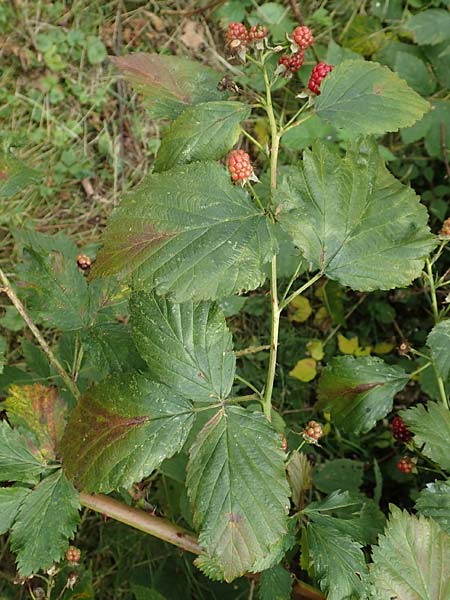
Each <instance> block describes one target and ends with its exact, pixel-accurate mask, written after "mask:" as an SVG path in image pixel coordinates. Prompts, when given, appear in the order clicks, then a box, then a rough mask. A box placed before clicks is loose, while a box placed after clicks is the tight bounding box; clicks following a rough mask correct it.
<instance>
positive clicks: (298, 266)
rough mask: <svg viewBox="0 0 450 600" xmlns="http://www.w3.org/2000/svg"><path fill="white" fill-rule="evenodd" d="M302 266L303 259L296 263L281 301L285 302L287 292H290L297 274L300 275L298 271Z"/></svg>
mask: <svg viewBox="0 0 450 600" xmlns="http://www.w3.org/2000/svg"><path fill="white" fill-rule="evenodd" d="M302 264H303V257H302V258H301V259H300V262H299V263H298V265H297V267H296V269H295V271H294V274H293V275H292V277H291V278H290V280H289V283H288V284H287V288H286V289H285V290H284V294H283V297H282V298H281V301H282V302H284V301H285V300H286V296H287V295H288V294H289V292H290V291H291V287H292V286H293V285H294V281H295V280H296V279H297V277H298V274H299V273H300V269H301V268H302Z"/></svg>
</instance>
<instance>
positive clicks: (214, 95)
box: [111, 52, 224, 119]
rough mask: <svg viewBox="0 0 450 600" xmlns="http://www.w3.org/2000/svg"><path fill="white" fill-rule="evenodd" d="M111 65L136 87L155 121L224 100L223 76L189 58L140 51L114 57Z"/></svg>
mask: <svg viewBox="0 0 450 600" xmlns="http://www.w3.org/2000/svg"><path fill="white" fill-rule="evenodd" d="M111 62H112V63H113V64H114V65H115V67H117V69H118V70H119V71H120V72H121V73H122V74H123V75H124V76H125V77H126V78H127V79H128V80H129V81H130V82H131V83H132V84H133V87H134V88H135V89H136V90H137V91H138V92H139V93H141V94H142V95H143V96H144V98H145V101H146V105H147V107H148V108H149V110H150V113H151V115H152V116H153V117H155V118H170V119H174V118H176V117H177V116H178V115H179V114H180V113H182V112H183V110H184V109H185V108H186V107H187V106H189V105H190V104H198V103H200V102H208V101H210V100H221V99H223V97H224V94H223V92H220V91H219V90H218V88H217V85H218V83H219V81H220V79H221V77H222V76H221V74H220V73H216V72H215V71H214V70H213V69H211V68H210V67H207V66H204V65H201V64H199V63H197V62H193V61H190V60H188V59H186V58H178V57H175V56H165V55H162V54H161V55H160V54H147V53H145V52H139V53H137V54H132V55H129V56H118V57H111Z"/></svg>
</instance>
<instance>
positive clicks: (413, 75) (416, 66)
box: [395, 52, 436, 96]
mask: <svg viewBox="0 0 450 600" xmlns="http://www.w3.org/2000/svg"><path fill="white" fill-rule="evenodd" d="M395 70H396V71H397V73H398V74H399V76H400V77H401V78H402V79H405V81H406V82H407V84H408V85H410V86H411V87H412V88H413V89H414V90H416V92H418V93H419V94H422V95H423V96H429V95H430V94H432V93H433V92H434V90H435V89H436V79H435V77H434V75H433V73H432V71H431V69H429V68H428V67H427V65H426V64H425V63H424V61H423V60H421V59H420V58H417V57H416V56H413V55H412V54H409V53H407V52H397V54H396V57H395Z"/></svg>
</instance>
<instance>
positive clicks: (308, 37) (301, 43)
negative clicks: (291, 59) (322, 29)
mask: <svg viewBox="0 0 450 600" xmlns="http://www.w3.org/2000/svg"><path fill="white" fill-rule="evenodd" d="M292 39H293V40H294V42H295V43H296V44H297V46H298V47H299V48H300V50H306V48H309V47H310V46H311V45H312V44H313V43H314V36H313V34H312V31H311V29H310V28H309V27H306V26H305V25H300V26H299V27H296V28H295V29H294V31H293V32H292Z"/></svg>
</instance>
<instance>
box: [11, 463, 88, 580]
mask: <svg viewBox="0 0 450 600" xmlns="http://www.w3.org/2000/svg"><path fill="white" fill-rule="evenodd" d="M79 509H80V503H79V498H78V492H77V491H76V490H75V488H74V487H73V485H72V484H71V483H70V481H68V480H67V478H66V477H65V475H64V473H63V472H62V471H61V470H58V471H57V472H56V473H53V474H52V475H50V476H49V477H47V478H46V479H44V480H43V481H41V483H39V485H37V486H36V487H35V488H34V490H33V491H32V492H30V493H29V494H28V495H27V497H26V498H25V500H24V501H23V503H22V505H21V506H20V508H19V512H18V513H17V516H16V520H15V522H14V525H13V527H12V530H11V549H12V550H13V552H15V553H16V554H17V566H18V570H19V573H20V575H21V576H22V577H28V576H29V575H31V574H32V573H36V572H37V571H39V570H41V569H42V570H46V569H49V568H50V567H51V566H52V564H53V562H55V561H58V560H59V559H60V558H61V557H62V555H63V554H64V552H65V551H66V549H67V547H68V545H69V539H70V538H71V537H72V536H73V534H74V533H75V531H76V528H77V526H78V522H79V513H78V511H79Z"/></svg>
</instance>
